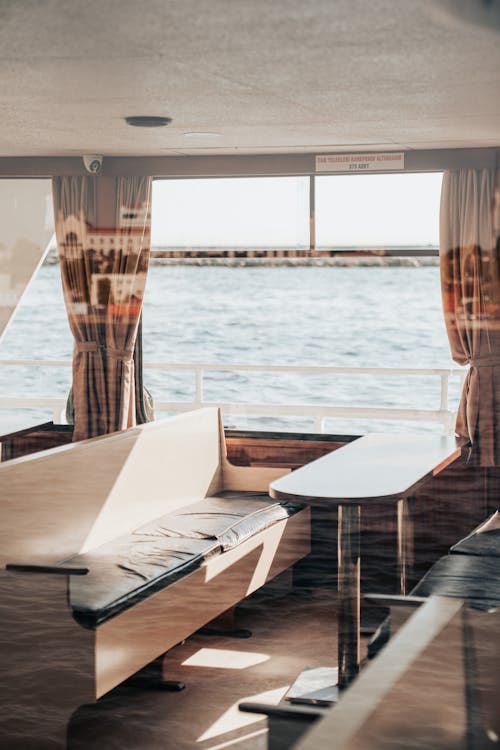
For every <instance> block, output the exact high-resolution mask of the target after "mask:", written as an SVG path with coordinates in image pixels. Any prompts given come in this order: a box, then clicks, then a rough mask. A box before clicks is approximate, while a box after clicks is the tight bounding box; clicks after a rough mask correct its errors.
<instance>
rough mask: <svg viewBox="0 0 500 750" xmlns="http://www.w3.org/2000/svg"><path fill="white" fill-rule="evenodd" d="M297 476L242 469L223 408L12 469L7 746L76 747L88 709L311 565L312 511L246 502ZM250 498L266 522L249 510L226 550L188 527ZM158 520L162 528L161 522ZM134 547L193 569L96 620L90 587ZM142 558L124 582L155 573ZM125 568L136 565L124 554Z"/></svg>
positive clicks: (8, 492)
mask: <svg viewBox="0 0 500 750" xmlns="http://www.w3.org/2000/svg"><path fill="white" fill-rule="evenodd" d="M286 472H287V470H284V469H266V468H262V467H237V466H233V465H231V464H230V463H229V462H228V460H227V457H226V452H225V441H224V432H223V428H222V425H221V421H220V416H219V414H218V411H217V410H216V409H203V410H199V411H197V412H191V413H189V414H184V415H180V416H178V417H173V418H170V419H166V420H163V421H161V422H156V423H151V424H147V425H142V426H141V427H137V428H133V429H131V430H127V431H125V432H123V433H117V434H115V435H110V436H106V437H102V438H94V439H92V440H88V441H84V442H82V443H77V444H72V445H67V446H62V447H60V448H55V449H52V450H49V451H45V452H42V453H38V454H33V455H30V456H26V457H22V458H18V459H15V460H12V461H7V462H5V463H3V464H2V465H0V498H1V499H0V502H1V507H2V524H1V528H0V550H1V554H0V558H1V562H2V569H3V572H2V574H1V575H0V643H1V662H2V673H3V677H2V678H1V697H2V715H1V717H0V744H1V745H2V746H4V747H17V746H19V747H22V748H28V747H30V746H34V747H41V746H42V744H41V743H42V740H49V739H50V740H51V741H52V743H53V744H52V745H51V746H61V747H64V746H65V742H66V727H67V723H68V720H69V717H70V716H71V714H72V713H73V712H74V711H75V709H76V708H77V707H78V706H80V705H82V704H85V703H91V702H93V701H95V700H97V699H98V698H100V697H101V696H102V695H104V694H105V693H107V692H108V691H109V690H111V689H112V688H113V687H115V686H116V685H118V684H119V683H121V682H122V681H124V680H125V679H127V678H128V677H129V676H131V675H133V674H135V673H136V672H137V671H138V670H140V669H141V668H142V667H144V666H145V665H146V664H148V663H150V662H151V661H153V660H154V659H156V658H157V657H159V656H160V655H161V654H163V653H164V652H165V651H167V650H168V649H170V648H171V647H173V646H174V645H176V644H178V643H179V642H181V641H182V640H183V639H184V638H186V637H187V636H189V635H190V634H192V633H193V632H194V631H196V630H197V629H199V628H200V627H202V626H203V625H205V624H206V623H207V622H209V621H210V620H212V619H213V618H215V617H217V616H218V615H219V614H221V613H222V612H224V611H226V610H227V609H228V608H230V607H231V606H234V605H235V604H236V603H238V602H239V601H240V600H242V599H243V598H245V597H246V596H248V595H249V594H250V593H251V592H253V591H255V590H256V589H257V588H259V587H260V586H262V585H263V584H264V583H265V582H266V581H268V580H269V579H271V578H272V577H274V576H276V575H277V574H278V573H280V572H282V571H284V570H285V569H286V568H288V567H289V566H291V565H293V564H294V563H295V562H296V561H297V560H299V559H301V558H302V557H304V556H305V555H307V554H308V552H309V546H310V541H309V537H310V519H309V510H308V509H307V508H304V509H298V510H297V509H294V510H293V511H292V513H290V514H289V513H288V512H283V510H282V509H281V508H280V507H279V506H277V504H276V503H274V501H272V500H271V499H270V498H269V497H267V496H266V495H264V494H261V495H260V497H259V496H256V497H255V498H254V499H253V500H252V497H249V495H248V494H245V493H250V494H252V493H253V495H255V494H256V493H257V494H258V493H267V488H268V485H269V482H270V481H271V480H273V479H275V478H277V477H279V476H281V475H283V474H284V473H286ZM252 502H254V503H255V507H256V508H257V511H256V515H257V516H258V519H257V520H258V523H254V521H253V516H252V515H251V514H249V516H250V521H248V519H247V518H241V514H240V516H239V517H238V518H237V519H236V520H237V522H238V524H240V523H241V524H242V526H241V527H240V526H233V525H232V524H230V528H229V529H228V531H227V533H225V534H221V539H222V537H223V538H224V540H225V543H226V544H225V546H224V544H223V543H222V541H221V539H219V537H218V536H217V534H216V533H214V534H212V533H211V532H210V533H208V534H205V532H203V530H202V531H201V532H200V531H198V529H197V527H193V526H192V524H191V525H190V516H191V515H192V514H191V511H190V510H188V511H187V513H185V514H184V513H183V510H184V509H186V508H189V509H191V508H192V507H194V509H195V515H196V514H198V515H197V516H196V517H197V518H201V517H202V516H203V515H206V516H207V517H208V523H209V526H210V524H211V523H212V521H213V515H214V514H213V512H212V510H213V507H214V504H215V507H216V508H217V512H216V513H215V516H216V517H217V519H218V509H219V508H220V507H222V506H224V507H228V508H229V515H231V508H233V507H234V508H235V509H236V507H237V506H238V503H240V505H241V503H243V506H245V503H247V504H249V503H250V505H251V504H252ZM233 503H234V506H233ZM266 503H267V504H268V505H270V506H271V505H273V506H274V509H271V516H269V511H268V510H266V509H265V508H264V510H262V511H261V510H260V508H261V506H262V507H263V506H264V505H266ZM200 504H201V514H200ZM224 504H225V505H224ZM245 507H246V506H245ZM249 507H250V506H249ZM252 507H253V506H252ZM204 508H207V510H208V512H207V513H206V514H204V512H203V509H204ZM276 513H277V515H276ZM166 514H168V515H166ZM273 514H274V515H273ZM155 519H160V521H161V523H159V524H156V526H155V523H156V521H155ZM172 519H173V520H172ZM266 519H267V520H266ZM276 519H277V520H276ZM259 524H260V526H262V528H261V529H260V526H259ZM210 528H212V527H211V526H210ZM240 528H241V529H242V531H241V533H240V531H238V530H239V529H240ZM235 529H236V531H238V533H236V532H235ZM255 529H260V530H257V531H255ZM130 537H131V538H132V543H133V544H134V545H136V544H137V543H139V546H140V545H142V544H145V548H146V549H147V550H148V551H150V550H151V546H150V545H151V539H152V542H153V552H154V554H155V555H156V558H155V559H154V561H153V567H154V566H156V565H157V564H158V565H160V566H161V564H162V560H161V554H162V553H161V550H162V549H164V547H162V545H165V544H167V546H168V545H170V544H171V545H172V549H173V550H174V552H173V555H172V557H174V558H175V556H176V555H177V554H179V555H180V556H181V557H182V555H184V557H183V558H182V564H181V565H180V567H178V568H176V569H174V570H173V573H174V575H173V577H172V578H171V579H169V575H170V572H172V571H170V570H167V573H166V574H165V575H159V576H157V578H155V581H156V584H154V585H152V586H149V584H148V586H146V590H145V591H144V590H143V589H144V587H141V586H139V587H138V589H139V590H138V591H135V592H128V593H127V592H125V595H123V591H121V590H120V591H119V592H118V593H119V596H118V597H117V599H116V601H115V602H111V604H112V606H111V609H110V610H109V611H108V612H107V613H106V612H105V611H104V613H103V610H102V607H101V604H102V602H101V604H98V606H97V610H98V611H97V612H96V613H94V615H95V616H94V618H93V620H92V618H91V619H90V621H89V620H87V621H86V620H85V615H87V616H88V614H89V613H88V612H87V613H85V611H84V610H85V607H84V606H83V615H82V604H81V600H82V598H83V599H85V597H86V596H87V597H88V594H89V591H88V590H89V588H90V589H92V586H91V585H90V584H89V582H90V583H91V582H92V580H93V577H94V579H97V581H98V583H99V586H101V584H102V583H103V581H102V573H103V571H104V573H105V571H106V570H107V569H108V568H107V567H106V566H109V564H110V560H109V554H110V553H109V550H110V549H111V551H112V553H113V554H114V552H113V551H114V550H115V549H116V550H117V554H118V555H120V554H121V549H122V547H123V545H125V542H123V540H129V538H130ZM228 539H229V543H227V540H228ZM116 540H122V541H121V542H120V543H118V542H117V541H116ZM120 544H121V545H122V546H120ZM126 544H128V541H126ZM197 544H201V547H202V554H201V555H200V554H197V555H195V558H194V559H189V560H187V562H186V560H185V555H186V549H187V550H188V552H189V550H190V549H191V546H192V545H194V547H196V545H197ZM155 545H159V548H158V549H159V550H160V551H159V552H158V549H157V547H156V546H155ZM125 546H126V545H125ZM184 548H185V549H184ZM134 550H135V547H134ZM179 550H180V551H179ZM203 550H208V553H206V554H205V552H203ZM134 555H135V558H134V560H135V562H134V565H132V566H131V567H134V566H135V563H136V562H137V559H136V558H137V557H138V558H139V564H138V571H137V570H132V572H131V571H130V570H126V571H125V574H126V575H125V579H123V578H120V581H119V585H120V586H121V585H122V583H123V580H128V578H127V576H128V575H129V574H131V575H132V576H133V575H135V573H138V575H139V576H143V575H145V576H146V577H147V575H149V573H148V571H149V568H148V567H147V566H150V564H151V563H150V561H149V559H148V560H146V563H145V565H146V567H144V566H143V567H141V565H143V563H144V560H143V558H142V547H140V554H139V555H137V554H136V550H135V551H134ZM158 555H159V557H160V559H159V560H158ZM168 559H169V560H170V557H169V558H168ZM89 561H90V562H89ZM111 562H113V561H111ZM116 562H117V564H118V565H121V567H122V569H123V568H127V565H128V563H127V565H123V564H122V562H123V561H122V560H121V558H120V559H119V560H117V561H116ZM169 565H170V563H169ZM94 566H97V568H98V569H99V572H98V573H96V572H95V570H94ZM116 567H117V565H115V568H116ZM167 567H168V566H167ZM174 568H175V565H174ZM144 571H146V572H145V573H144ZM115 575H116V570H114V569H113V572H112V576H115ZM157 579H158V580H159V583H158V580H157ZM134 580H135V579H134ZM104 584H106V581H104ZM99 586H97V588H99ZM94 593H95V592H94ZM98 593H99V592H98ZM100 594H102V591H100ZM129 594H130V595H129ZM75 600H76V601H77V604H76V605H75V603H74V602H75ZM117 604H118V605H119V606H117ZM78 608H80V611H78ZM77 619H78V621H76V620H77ZM16 742H17V743H18V744H16Z"/></svg>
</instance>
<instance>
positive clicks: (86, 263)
mask: <svg viewBox="0 0 500 750" xmlns="http://www.w3.org/2000/svg"><path fill="white" fill-rule="evenodd" d="M53 198H54V214H55V219H56V236H57V244H58V250H59V260H60V265H61V276H62V283H63V290H64V297H65V302H66V308H67V311H68V319H69V324H70V328H71V331H72V333H73V336H74V338H75V350H74V357H73V393H74V420H75V431H74V440H83V439H85V438H88V437H93V436H94V435H102V434H105V433H109V432H115V431H117V430H122V429H125V428H126V427H130V426H132V425H133V424H135V421H136V417H135V378H134V359H133V357H134V345H135V342H136V337H137V330H138V326H139V321H140V315H141V309H142V299H143V294H144V287H145V282H146V274H147V270H148V263H149V246H150V242H149V238H150V202H151V178H149V177H117V178H103V177H57V178H54V180H53Z"/></svg>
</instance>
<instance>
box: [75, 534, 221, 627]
mask: <svg viewBox="0 0 500 750" xmlns="http://www.w3.org/2000/svg"><path fill="white" fill-rule="evenodd" d="M219 553H220V545H219V544H218V542H217V541H214V540H212V539H179V538H177V539H172V538H170V537H163V538H162V537H158V536H151V535H150V534H148V533H147V532H146V533H145V534H142V533H141V532H140V531H139V532H134V533H133V534H130V535H127V536H123V537H121V538H119V539H116V540H114V541H113V542H109V543H108V544H104V545H103V546H102V547H97V548H96V549H94V550H91V551H90V552H87V553H85V554H82V555H77V556H76V557H74V558H72V559H71V563H74V564H76V565H83V566H85V567H87V568H88V569H89V573H88V574H87V575H86V576H72V577H71V580H70V605H71V607H72V609H73V615H74V617H75V619H76V620H77V621H78V622H79V623H80V624H81V625H84V626H85V627H90V628H93V627H95V626H96V625H98V624H100V623H101V622H103V621H104V620H107V619H109V618H110V617H113V616H115V615H117V614H119V613H120V612H122V611H123V610H125V609H128V608H129V607H131V606H132V605H134V604H136V603H137V602H139V601H141V600H142V599H145V598H146V597H148V596H150V595H151V594H153V593H155V592H156V591H160V590H161V589H163V588H165V587H166V586H169V585H170V584H171V583H173V582H174V581H177V580H178V579H179V578H180V577H181V576H184V575H186V574H188V573H191V572H192V571H193V570H196V568H198V567H199V566H200V565H201V563H202V562H203V561H204V560H206V559H207V558H208V557H209V556H210V555H213V554H219ZM67 562H68V561H67Z"/></svg>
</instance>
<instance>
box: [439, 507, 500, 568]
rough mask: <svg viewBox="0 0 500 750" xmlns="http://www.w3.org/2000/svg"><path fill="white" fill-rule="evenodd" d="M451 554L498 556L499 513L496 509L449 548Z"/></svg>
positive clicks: (499, 541) (499, 547)
mask: <svg viewBox="0 0 500 750" xmlns="http://www.w3.org/2000/svg"><path fill="white" fill-rule="evenodd" d="M450 552H451V553H452V554H459V555H487V556H490V557H500V513H499V512H498V511H496V512H495V513H493V515H492V516H490V517H489V518H488V520H487V521H485V522H484V523H482V524H481V525H480V526H478V528H477V529H474V531H473V532H472V533H471V534H469V535H468V536H466V537H465V538H464V539H461V540H460V541H459V542H457V543H456V544H454V545H453V547H452V548H451V549H450Z"/></svg>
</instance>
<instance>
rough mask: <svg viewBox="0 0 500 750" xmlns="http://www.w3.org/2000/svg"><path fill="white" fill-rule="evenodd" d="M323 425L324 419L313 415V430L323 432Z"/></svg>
mask: <svg viewBox="0 0 500 750" xmlns="http://www.w3.org/2000/svg"><path fill="white" fill-rule="evenodd" d="M324 425H325V420H324V418H323V417H321V416H319V417H315V419H314V432H323V431H324Z"/></svg>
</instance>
